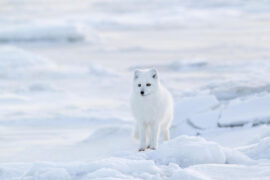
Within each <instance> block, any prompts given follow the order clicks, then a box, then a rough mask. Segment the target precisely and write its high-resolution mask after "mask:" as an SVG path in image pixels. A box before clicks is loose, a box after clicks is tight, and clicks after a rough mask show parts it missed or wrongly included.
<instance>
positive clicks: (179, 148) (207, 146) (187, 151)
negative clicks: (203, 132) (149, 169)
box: [148, 136, 226, 167]
mask: <svg viewBox="0 0 270 180" xmlns="http://www.w3.org/2000/svg"><path fill="white" fill-rule="evenodd" d="M148 158H150V159H154V160H155V161H156V162H157V163H160V164H169V163H176V164H178V165H179V166H181V167H188V166H191V165H194V164H207V163H217V164H223V163H225V162H226V156H225V153H224V152H223V149H222V147H221V146H219V145H218V144H216V143H214V142H209V141H206V140H205V139H203V138H201V137H192V136H179V137H177V138H174V139H172V140H171V141H168V142H165V143H164V144H162V145H161V146H160V147H159V148H158V150H156V151H153V152H149V153H148Z"/></svg>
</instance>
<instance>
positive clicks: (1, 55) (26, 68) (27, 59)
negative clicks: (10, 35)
mask: <svg viewBox="0 0 270 180" xmlns="http://www.w3.org/2000/svg"><path fill="white" fill-rule="evenodd" d="M56 68H57V66H56V65H55V64H54V63H52V62H51V61H49V60H48V59H45V58H43V57H41V56H39V55H36V54H34V53H30V52H27V51H24V50H22V49H20V48H17V47H14V46H1V47H0V69H1V72H0V78H1V77H2V78H11V77H23V76H26V75H27V74H31V73H37V72H38V73H39V74H40V73H42V72H48V71H55V69H56Z"/></svg>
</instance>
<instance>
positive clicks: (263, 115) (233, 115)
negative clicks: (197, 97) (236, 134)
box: [218, 94, 270, 126]
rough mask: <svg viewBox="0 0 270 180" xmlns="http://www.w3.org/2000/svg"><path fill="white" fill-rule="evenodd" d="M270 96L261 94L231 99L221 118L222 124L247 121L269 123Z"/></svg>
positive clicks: (220, 122) (244, 122) (236, 123)
mask: <svg viewBox="0 0 270 180" xmlns="http://www.w3.org/2000/svg"><path fill="white" fill-rule="evenodd" d="M269 107H270V96H269V95H268V94H266V95H260V96H254V97H252V96H251V97H248V98H246V99H244V100H241V99H236V100H234V101H231V102H230V104H229V105H228V107H226V108H225V109H224V110H223V112H222V116H221V118H220V119H219V121H218V122H219V124H220V125H221V126H226V125H238V124H246V123H253V124H257V123H267V122H269V120H270V112H269V111H268V108H269Z"/></svg>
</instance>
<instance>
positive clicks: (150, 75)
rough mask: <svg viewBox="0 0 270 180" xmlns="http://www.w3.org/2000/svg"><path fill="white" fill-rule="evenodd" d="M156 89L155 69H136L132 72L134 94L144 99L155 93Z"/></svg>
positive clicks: (157, 82) (157, 78) (157, 84)
mask: <svg viewBox="0 0 270 180" xmlns="http://www.w3.org/2000/svg"><path fill="white" fill-rule="evenodd" d="M158 87H159V75H158V71H157V70H156V69H154V68H152V69H137V70H135V71H134V82H133V91H134V93H136V94H137V95H139V96H142V97H145V96H149V95H151V94H153V93H155V92H156V91H157V90H158Z"/></svg>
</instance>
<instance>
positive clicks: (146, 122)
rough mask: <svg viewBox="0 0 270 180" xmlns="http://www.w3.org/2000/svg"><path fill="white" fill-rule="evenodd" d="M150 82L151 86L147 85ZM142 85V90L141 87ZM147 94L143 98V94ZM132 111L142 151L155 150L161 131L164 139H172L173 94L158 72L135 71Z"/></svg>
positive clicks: (136, 134) (153, 70)
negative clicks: (162, 82)
mask: <svg viewBox="0 0 270 180" xmlns="http://www.w3.org/2000/svg"><path fill="white" fill-rule="evenodd" d="M147 83H150V84H151V86H147ZM138 84H141V87H138ZM141 91H144V95H141ZM131 108H132V112H133V115H134V117H135V119H136V127H135V137H138V138H139V139H140V147H139V151H144V150H145V149H146V148H150V149H156V148H157V146H158V138H159V134H160V131H161V132H162V134H163V137H164V140H169V139H170V126H171V122H172V119H173V99H172V96H171V94H170V92H169V91H168V90H167V89H166V88H165V87H164V86H163V85H162V84H161V83H160V81H159V74H158V72H157V70H156V69H144V70H136V71H135V72H134V82H133V91H132V95H131Z"/></svg>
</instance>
